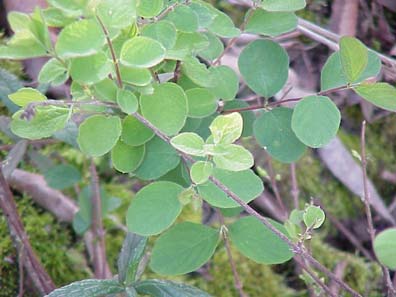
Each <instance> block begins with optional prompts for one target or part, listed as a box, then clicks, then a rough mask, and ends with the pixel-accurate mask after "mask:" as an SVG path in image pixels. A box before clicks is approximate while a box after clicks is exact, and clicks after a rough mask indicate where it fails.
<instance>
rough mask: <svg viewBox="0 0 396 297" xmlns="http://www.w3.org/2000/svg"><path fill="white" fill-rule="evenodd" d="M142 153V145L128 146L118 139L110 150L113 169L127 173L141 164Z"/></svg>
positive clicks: (143, 149)
mask: <svg viewBox="0 0 396 297" xmlns="http://www.w3.org/2000/svg"><path fill="white" fill-rule="evenodd" d="M144 154H145V147H144V145H141V146H129V145H127V144H125V143H123V142H122V141H118V142H117V144H116V145H115V146H114V147H113V149H112V150H111V161H112V163H113V166H114V168H115V169H117V170H118V171H120V172H122V173H129V172H133V171H134V170H135V169H137V168H138V167H139V166H140V164H142V162H143V159H144Z"/></svg>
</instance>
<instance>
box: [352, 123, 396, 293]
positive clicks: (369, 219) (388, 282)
mask: <svg viewBox="0 0 396 297" xmlns="http://www.w3.org/2000/svg"><path fill="white" fill-rule="evenodd" d="M360 145H361V162H362V169H363V190H364V197H363V202H364V206H365V211H366V217H367V223H368V233H369V235H370V239H371V245H372V246H373V245H374V240H375V229H374V224H373V217H372V214H371V208H370V192H369V190H368V179H367V157H366V121H363V123H362V130H361V134H360ZM379 264H380V265H381V268H382V272H383V276H384V280H385V283H386V286H387V288H388V296H390V297H394V296H396V290H395V288H394V287H393V284H392V280H391V278H390V274H389V270H388V268H386V267H385V266H384V265H382V264H381V263H379Z"/></svg>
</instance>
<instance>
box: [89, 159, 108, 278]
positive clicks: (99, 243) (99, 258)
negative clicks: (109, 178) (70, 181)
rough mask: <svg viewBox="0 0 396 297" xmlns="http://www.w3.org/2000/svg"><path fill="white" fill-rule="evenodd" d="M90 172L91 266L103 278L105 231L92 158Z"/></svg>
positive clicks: (97, 181) (104, 270)
mask: <svg viewBox="0 0 396 297" xmlns="http://www.w3.org/2000/svg"><path fill="white" fill-rule="evenodd" d="M90 172H91V195H92V196H91V204H92V215H91V218H92V219H91V230H92V234H93V237H94V239H93V266H94V272H95V277H96V278H99V279H105V278H107V277H108V275H106V266H108V264H107V260H106V245H105V237H104V235H105V232H104V229H103V221H102V200H101V198H100V185H99V177H98V173H97V171H96V165H95V162H94V160H93V159H91V164H90Z"/></svg>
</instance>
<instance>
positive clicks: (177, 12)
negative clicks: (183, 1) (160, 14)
mask: <svg viewBox="0 0 396 297" xmlns="http://www.w3.org/2000/svg"><path fill="white" fill-rule="evenodd" d="M165 20H168V21H170V22H172V23H173V24H175V27H176V29H177V30H179V31H182V32H188V33H191V32H195V31H197V30H198V16H197V14H196V13H195V12H194V11H193V10H192V9H191V8H190V7H188V6H186V5H179V6H177V7H176V8H175V9H174V10H173V11H171V12H170V13H168V14H167V15H166V17H165Z"/></svg>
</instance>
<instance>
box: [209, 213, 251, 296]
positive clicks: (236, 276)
mask: <svg viewBox="0 0 396 297" xmlns="http://www.w3.org/2000/svg"><path fill="white" fill-rule="evenodd" d="M216 211H217V215H218V217H219V221H220V225H221V233H222V234H221V235H222V237H223V240H224V246H225V248H226V251H227V256H228V261H229V262H230V266H231V270H232V274H233V276H234V285H235V289H236V290H237V291H238V292H239V297H246V294H245V292H244V291H243V284H242V282H241V279H240V277H239V274H238V271H237V269H236V265H235V261H234V258H233V257H232V252H231V246H230V241H229V240H228V234H227V230H226V229H225V228H226V225H225V222H224V217H223V215H222V214H221V213H220V211H219V210H218V209H216Z"/></svg>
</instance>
